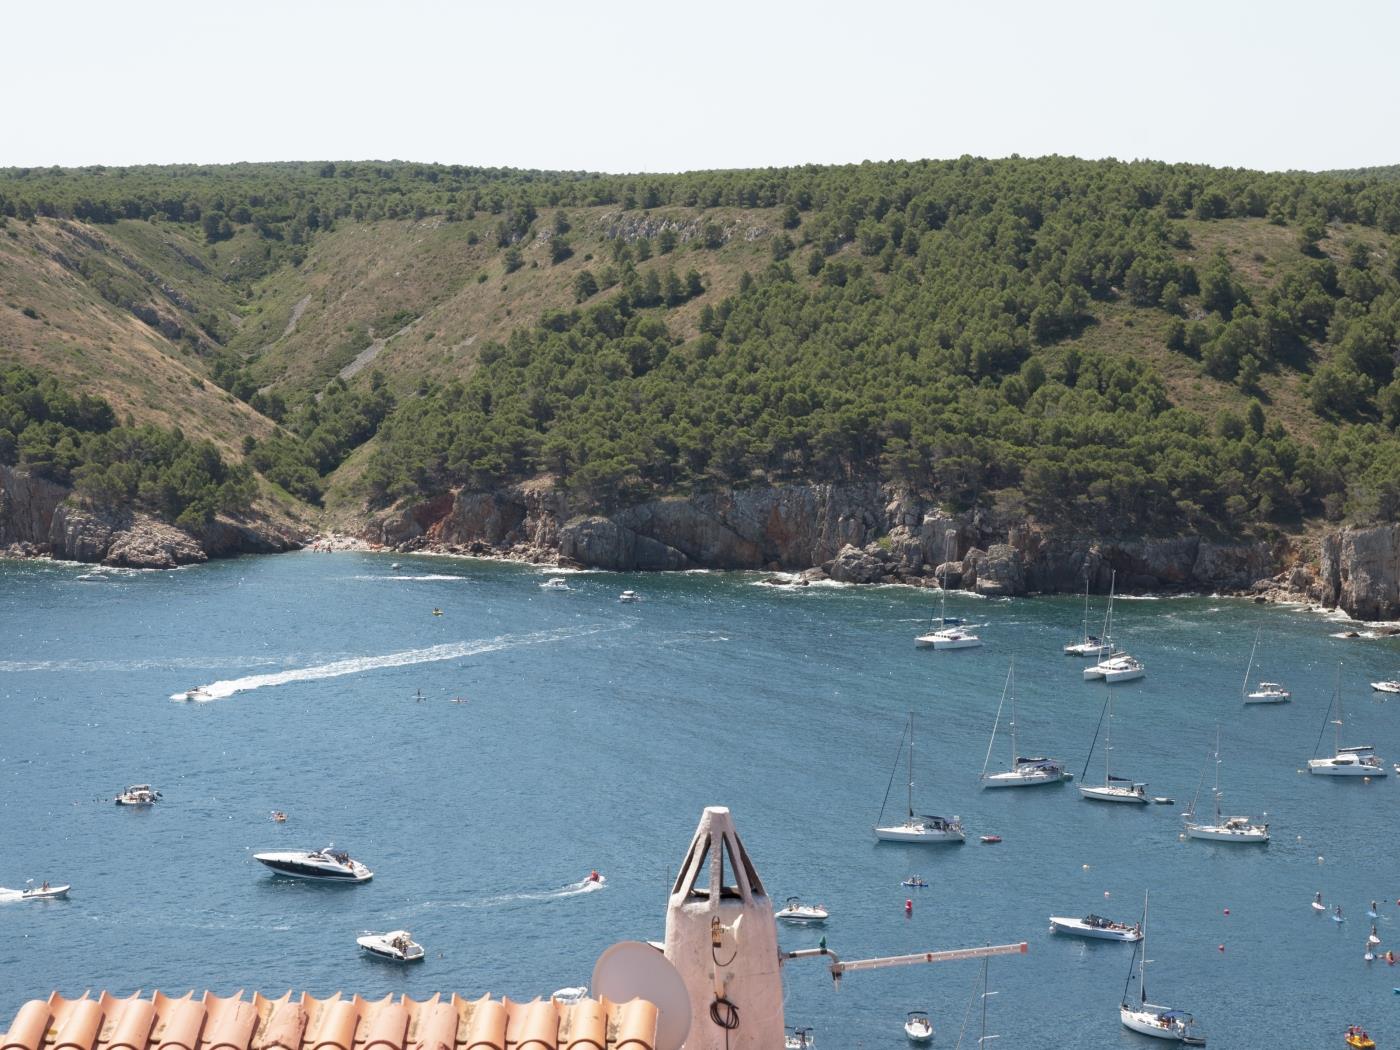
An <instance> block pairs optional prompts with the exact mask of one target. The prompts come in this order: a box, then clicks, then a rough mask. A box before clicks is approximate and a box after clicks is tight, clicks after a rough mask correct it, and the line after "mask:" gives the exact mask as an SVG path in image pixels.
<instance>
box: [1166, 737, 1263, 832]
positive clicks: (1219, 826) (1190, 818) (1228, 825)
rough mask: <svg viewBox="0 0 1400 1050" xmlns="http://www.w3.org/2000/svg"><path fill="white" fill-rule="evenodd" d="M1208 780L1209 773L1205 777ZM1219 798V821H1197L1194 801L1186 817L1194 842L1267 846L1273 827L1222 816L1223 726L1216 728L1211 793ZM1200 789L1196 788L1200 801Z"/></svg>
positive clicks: (1217, 804) (1184, 816) (1188, 829)
mask: <svg viewBox="0 0 1400 1050" xmlns="http://www.w3.org/2000/svg"><path fill="white" fill-rule="evenodd" d="M1201 778H1202V779H1203V780H1204V779H1205V774H1204V773H1202V774H1201ZM1211 793H1212V794H1213V795H1214V797H1215V822H1214V823H1205V822H1203V821H1198V820H1197V819H1196V799H1195V798H1193V799H1192V800H1191V808H1190V809H1189V810H1187V811H1186V812H1185V813H1183V814H1182V817H1183V819H1184V820H1185V821H1186V835H1187V837H1188V838H1193V839H1210V840H1212V841H1215V842H1242V843H1257V844H1260V845H1267V844H1268V842H1269V825H1268V824H1255V823H1254V822H1253V821H1251V820H1250V819H1249V818H1248V817H1225V816H1221V815H1220V727H1219V726H1216V727H1215V787H1214V788H1213V789H1212V792H1211ZM1200 794H1201V791H1200V788H1199V787H1197V788H1196V795H1197V797H1198V798H1199V796H1200Z"/></svg>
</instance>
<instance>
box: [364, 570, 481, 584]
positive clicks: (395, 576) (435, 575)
mask: <svg viewBox="0 0 1400 1050" xmlns="http://www.w3.org/2000/svg"><path fill="white" fill-rule="evenodd" d="M352 579H356V580H372V581H375V582H379V581H382V580H404V581H406V582H410V583H412V582H424V581H428V582H432V581H439V582H445V583H470V582H471V578H470V577H468V576H449V575H447V574H446V573H441V572H430V573H426V574H424V575H421V576H409V575H407V574H406V573H401V572H391V573H389V574H387V575H384V576H354V577H352Z"/></svg>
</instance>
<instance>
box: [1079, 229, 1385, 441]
mask: <svg viewBox="0 0 1400 1050" xmlns="http://www.w3.org/2000/svg"><path fill="white" fill-rule="evenodd" d="M1183 225H1184V226H1185V227H1186V229H1187V230H1188V232H1189V233H1190V235H1191V248H1190V249H1189V250H1187V251H1183V252H1181V253H1180V255H1181V257H1182V258H1183V259H1184V260H1187V261H1189V262H1191V263H1193V264H1194V265H1195V266H1196V268H1197V270H1198V271H1203V270H1204V269H1205V268H1206V267H1207V266H1209V265H1210V262H1211V260H1212V259H1214V258H1215V254H1216V252H1217V251H1223V252H1224V254H1225V257H1226V258H1227V259H1228V260H1229V261H1230V265H1231V267H1232V268H1233V269H1234V270H1235V272H1236V274H1237V275H1238V276H1239V279H1240V281H1241V282H1242V283H1243V284H1244V285H1245V287H1246V288H1247V289H1248V290H1249V293H1250V295H1251V297H1252V298H1253V299H1254V300H1255V301H1256V302H1259V301H1262V300H1263V297H1264V295H1265V294H1266V293H1267V292H1268V290H1269V289H1270V288H1271V287H1273V285H1274V284H1276V283H1277V282H1278V280H1279V279H1280V278H1281V277H1282V276H1283V275H1284V274H1285V273H1287V272H1288V271H1289V270H1290V269H1292V268H1293V267H1294V266H1296V265H1298V264H1299V263H1301V262H1303V261H1304V260H1305V258H1306V257H1305V256H1304V255H1303V253H1302V252H1301V251H1300V250H1299V248H1298V231H1297V230H1296V229H1295V228H1290V227H1284V226H1275V225H1273V224H1271V223H1269V222H1267V221H1266V220H1264V219H1222V220H1213V221H1209V222H1205V221H1197V220H1188V221H1186V222H1184V223H1183ZM1350 239H1355V240H1359V241H1362V242H1364V243H1366V244H1368V245H1370V246H1371V248H1372V251H1373V252H1374V253H1375V258H1376V259H1377V260H1378V261H1377V262H1376V263H1373V265H1381V266H1383V265H1386V262H1387V256H1386V252H1387V243H1388V242H1387V239H1386V237H1385V235H1384V234H1383V233H1381V232H1380V231H1378V230H1375V229H1368V228H1365V227H1360V226H1343V225H1338V226H1335V227H1333V228H1330V229H1329V230H1328V236H1327V237H1326V238H1325V239H1324V240H1323V241H1322V242H1321V244H1320V246H1319V247H1320V248H1321V249H1322V250H1323V251H1324V252H1325V253H1326V254H1327V255H1328V256H1329V257H1330V258H1331V259H1332V260H1333V262H1335V263H1336V264H1337V266H1338V267H1339V268H1340V267H1341V266H1343V265H1345V258H1346V248H1345V242H1346V241H1348V240H1350ZM1091 308H1092V309H1093V311H1094V313H1095V315H1096V316H1097V318H1098V322H1099V323H1098V324H1094V325H1090V326H1089V327H1088V328H1086V329H1085V330H1084V332H1083V333H1082V334H1081V335H1080V336H1079V337H1078V338H1077V339H1073V340H1068V341H1066V342H1065V343H1062V344H1060V345H1061V346H1063V347H1071V346H1077V347H1079V348H1081V349H1085V350H1096V351H1100V352H1106V353H1129V354H1131V355H1133V356H1134V357H1136V358H1137V359H1139V360H1140V361H1142V362H1143V363H1144V364H1147V365H1149V366H1151V367H1152V368H1153V369H1155V370H1156V371H1157V373H1158V374H1159V375H1160V376H1161V377H1162V381H1163V383H1164V384H1165V386H1166V388H1167V394H1168V396H1169V397H1170V398H1171V400H1172V403H1173V404H1175V405H1179V406H1181V407H1182V408H1186V409H1190V410H1191V411H1193V412H1198V413H1200V414H1201V415H1203V416H1205V417H1206V418H1208V419H1214V418H1215V417H1216V416H1217V415H1218V414H1219V413H1221V412H1225V411H1234V412H1236V413H1243V411H1244V410H1245V408H1247V407H1248V405H1249V402H1250V401H1251V400H1253V399H1254V397H1255V396H1256V395H1255V394H1254V393H1245V392H1244V391H1242V390H1241V389H1239V387H1237V386H1233V385H1231V384H1228V383H1222V382H1220V381H1219V380H1216V379H1212V378H1210V377H1209V376H1206V375H1203V374H1202V372H1201V367H1200V363H1199V362H1198V361H1196V360H1195V359H1193V358H1191V357H1188V356H1187V355H1185V354H1181V353H1177V352H1175V351H1172V350H1169V349H1167V330H1168V328H1169V327H1170V325H1171V321H1172V318H1171V317H1170V316H1169V315H1168V314H1166V313H1165V312H1164V311H1161V310H1144V309H1142V308H1140V307H1134V306H1130V305H1128V304H1127V303H1126V302H1116V303H1094V304H1093V305H1092V307H1091ZM1197 313H1198V311H1194V310H1191V309H1190V308H1189V307H1188V317H1191V316H1196V315H1197ZM1319 362H1320V359H1319ZM1304 383H1305V376H1304V374H1303V373H1302V372H1299V371H1298V370H1296V369H1293V368H1287V367H1284V368H1279V369H1277V370H1275V371H1272V372H1268V373H1266V374H1265V375H1264V376H1263V377H1262V378H1261V379H1260V383H1259V396H1260V401H1261V402H1262V403H1263V405H1264V408H1265V411H1266V412H1267V413H1268V416H1269V418H1270V420H1277V421H1278V422H1279V423H1281V424H1283V426H1284V428H1285V429H1287V430H1288V431H1289V433H1291V434H1293V435H1294V436H1295V437H1297V438H1299V439H1300V440H1304V441H1308V440H1310V439H1311V434H1312V432H1313V431H1314V430H1315V428H1316V424H1317V422H1318V420H1317V417H1316V416H1315V415H1314V414H1313V411H1312V409H1311V408H1309V407H1308V404H1307V400H1306V395H1305V393H1304Z"/></svg>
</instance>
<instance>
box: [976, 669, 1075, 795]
mask: <svg viewBox="0 0 1400 1050" xmlns="http://www.w3.org/2000/svg"><path fill="white" fill-rule="evenodd" d="M1008 694H1010V696H1011V723H1010V728H1011V768H1009V769H1004V770H1002V771H1001V772H999V773H988V772H987V764H988V763H989V762H991V760H992V746H993V745H994V744H995V743H996V739H997V729H998V727H999V726H1000V725H1001V708H1002V704H1005V703H1006V698H1007V695H1008ZM1072 776H1073V774H1071V773H1066V772H1065V767H1064V765H1063V764H1062V763H1060V762H1057V761H1056V760H1055V759H1053V758H1044V757H1034V758H1027V757H1025V756H1023V755H1021V754H1019V753H1018V748H1017V743H1016V661H1015V660H1012V661H1011V667H1010V669H1009V670H1008V671H1007V673H1006V686H1005V687H1004V688H1003V689H1002V692H1001V703H999V704H997V717H996V721H995V722H993V723H992V738H991V740H989V741H987V757H986V759H984V760H983V762H982V775H981V777H980V780H981V783H982V786H983V787H984V788H1010V787H1035V786H1038V785H1042V784H1061V783H1064V781H1066V780H1069V779H1070V778H1071V777H1072Z"/></svg>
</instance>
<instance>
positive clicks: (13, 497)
mask: <svg viewBox="0 0 1400 1050" xmlns="http://www.w3.org/2000/svg"><path fill="white" fill-rule="evenodd" d="M301 544H302V537H301V536H300V535H298V534H297V533H296V532H295V530H293V529H290V528H287V527H285V526H279V525H277V524H275V523H273V522H270V521H266V520H239V519H234V518H227V517H219V518H216V519H215V520H214V521H212V522H211V523H210V524H209V525H208V526H207V527H206V528H204V529H201V530H199V531H197V532H194V531H190V530H187V529H182V528H177V527H176V526H174V525H171V524H168V523H167V522H163V521H158V520H156V519H155V518H152V517H150V516H149V515H145V514H137V513H133V512H132V511H130V510H126V509H120V508H98V507H91V506H87V505H85V504H84V503H82V502H81V501H79V500H77V499H76V498H75V497H74V496H73V494H72V492H71V491H70V490H69V489H66V488H64V487H62V486H61V485H55V484H53V483H52V482H48V481H44V480H43V479H40V478H33V477H30V476H29V475H28V474H24V473H21V472H19V471H15V470H13V469H11V468H9V467H4V466H0V557H6V558H55V559H59V560H65V561H77V562H88V563H91V564H101V565H108V566H112V567H119V568H128V569H173V568H176V567H178V566H180V565H194V564H198V563H200V562H205V561H208V560H209V559H210V558H221V557H229V556H231V555H235V554H274V553H280V552H282V551H288V550H295V549H297V548H298V547H300V546H301Z"/></svg>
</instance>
